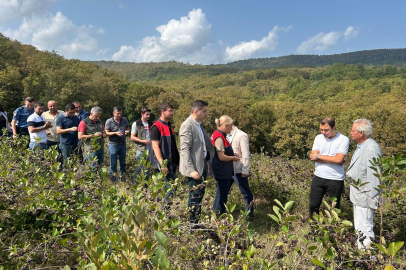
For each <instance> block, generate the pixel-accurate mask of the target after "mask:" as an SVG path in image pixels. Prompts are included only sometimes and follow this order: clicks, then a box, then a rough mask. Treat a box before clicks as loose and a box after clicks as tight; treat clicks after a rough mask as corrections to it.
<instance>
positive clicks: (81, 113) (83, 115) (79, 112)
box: [72, 101, 90, 122]
mask: <svg viewBox="0 0 406 270" xmlns="http://www.w3.org/2000/svg"><path fill="white" fill-rule="evenodd" d="M72 103H73V105H75V115H76V116H77V117H78V118H79V122H80V121H83V120H85V119H86V118H88V117H89V115H90V114H89V113H88V112H87V111H85V110H82V105H80V102H79V101H74V102H72Z"/></svg>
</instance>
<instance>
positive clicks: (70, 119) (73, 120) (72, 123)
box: [56, 103, 79, 166]
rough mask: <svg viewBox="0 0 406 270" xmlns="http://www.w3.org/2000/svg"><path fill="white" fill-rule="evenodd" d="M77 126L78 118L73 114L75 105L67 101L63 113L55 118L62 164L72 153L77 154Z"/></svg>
mask: <svg viewBox="0 0 406 270" xmlns="http://www.w3.org/2000/svg"><path fill="white" fill-rule="evenodd" d="M78 126H79V118H78V117H77V116H76V115H75V105H74V104H73V103H69V104H68V105H66V107H65V113H64V114H62V115H60V116H58V118H57V119H56V133H58V134H61V141H60V143H59V148H60V149H61V152H62V156H63V164H64V166H65V164H66V159H67V158H69V157H70V156H71V155H72V154H77V149H78Z"/></svg>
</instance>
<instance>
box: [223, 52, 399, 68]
mask: <svg viewBox="0 0 406 270" xmlns="http://www.w3.org/2000/svg"><path fill="white" fill-rule="evenodd" d="M335 63H343V64H359V63H361V64H363V65H373V66H382V65H392V66H403V65H405V64H406V49H380V50H366V51H357V52H349V53H340V54H332V55H287V56H281V57H269V58H256V59H247V60H240V61H235V62H232V63H228V64H227V65H228V66H232V67H238V68H242V69H269V68H275V67H286V66H312V67H317V66H326V65H332V64H335Z"/></svg>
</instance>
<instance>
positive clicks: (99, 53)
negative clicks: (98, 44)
mask: <svg viewBox="0 0 406 270" xmlns="http://www.w3.org/2000/svg"><path fill="white" fill-rule="evenodd" d="M109 50H110V49H102V50H98V51H97V52H96V55H105V54H106V53H107V52H108V51H109Z"/></svg>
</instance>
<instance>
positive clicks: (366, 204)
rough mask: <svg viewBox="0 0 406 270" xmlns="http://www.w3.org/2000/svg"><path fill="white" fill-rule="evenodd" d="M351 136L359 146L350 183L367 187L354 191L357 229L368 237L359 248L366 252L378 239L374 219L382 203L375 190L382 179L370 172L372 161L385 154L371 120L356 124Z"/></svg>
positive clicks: (356, 121)
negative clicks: (353, 182)
mask: <svg viewBox="0 0 406 270" xmlns="http://www.w3.org/2000/svg"><path fill="white" fill-rule="evenodd" d="M351 135H352V139H353V140H354V141H356V142H357V143H358V146H357V149H356V150H355V152H354V155H353V156H352V159H351V164H350V166H349V167H348V170H347V174H346V175H347V178H348V179H349V180H350V181H357V180H358V179H360V180H361V183H367V184H366V185H363V186H361V187H360V188H359V190H358V189H357V188H355V187H353V186H351V187H350V199H351V202H352V203H353V204H354V227H355V230H356V231H357V233H358V236H359V237H361V236H364V237H365V239H364V241H363V242H362V243H361V242H360V241H359V240H358V248H359V249H365V248H369V246H370V245H371V243H372V241H371V238H374V237H375V234H374V230H373V225H374V222H373V218H374V210H375V209H377V208H378V201H379V192H378V191H377V190H375V188H377V187H378V186H379V185H380V183H379V179H378V178H377V177H376V176H375V175H374V173H375V171H374V170H373V169H371V168H370V166H371V164H370V162H369V161H370V160H372V159H373V158H377V157H378V156H382V152H381V149H380V147H379V145H378V144H377V143H376V142H375V141H374V140H373V139H372V138H371V135H372V123H371V121H369V120H368V119H358V120H355V121H354V124H353V126H352V129H351ZM358 239H359V238H358Z"/></svg>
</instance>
